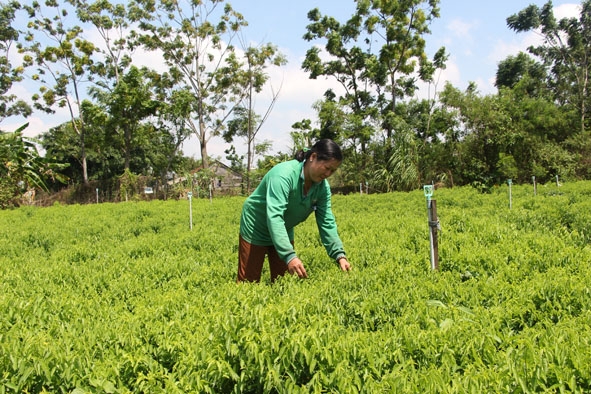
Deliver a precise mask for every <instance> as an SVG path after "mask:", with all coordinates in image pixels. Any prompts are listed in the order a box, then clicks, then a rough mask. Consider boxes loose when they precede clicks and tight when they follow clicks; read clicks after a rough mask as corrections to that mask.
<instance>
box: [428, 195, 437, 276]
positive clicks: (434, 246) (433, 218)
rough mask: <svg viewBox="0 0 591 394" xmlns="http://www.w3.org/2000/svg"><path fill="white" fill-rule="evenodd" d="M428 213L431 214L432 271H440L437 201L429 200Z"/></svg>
mask: <svg viewBox="0 0 591 394" xmlns="http://www.w3.org/2000/svg"><path fill="white" fill-rule="evenodd" d="M427 211H428V213H429V241H430V243H431V269H433V270H438V269H439V241H438V239H437V231H438V230H439V219H438V218H437V201H435V200H428V207H427Z"/></svg>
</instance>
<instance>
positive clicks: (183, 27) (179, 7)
mask: <svg viewBox="0 0 591 394" xmlns="http://www.w3.org/2000/svg"><path fill="white" fill-rule="evenodd" d="M133 4H136V5H137V6H138V7H137V8H143V9H146V10H147V11H148V12H149V13H150V16H149V17H145V18H143V19H142V20H141V22H140V23H139V26H140V29H141V30H142V31H143V32H144V34H142V35H141V36H140V37H139V42H141V43H142V44H143V45H144V46H145V47H146V48H147V49H149V50H154V51H156V50H157V51H160V52H161V53H162V55H163V58H164V61H165V62H166V64H167V65H168V67H169V69H170V72H169V75H170V76H171V78H174V81H175V82H176V83H178V85H179V86H180V87H181V88H183V89H188V90H190V91H191V92H192V93H193V100H194V101H193V102H192V103H191V113H190V117H189V118H187V126H188V127H189V128H190V129H191V131H192V132H193V133H194V134H195V135H196V136H197V137H198V139H199V143H200V146H201V159H202V163H203V166H204V167H206V168H207V167H208V155H207V142H208V141H209V139H210V138H211V137H212V136H217V135H221V133H222V132H223V128H224V124H225V121H226V119H227V118H228V117H229V116H230V114H231V113H232V111H233V110H234V108H236V107H237V106H238V105H239V104H240V102H241V100H242V99H243V98H244V97H245V95H246V92H245V90H244V87H243V86H242V85H240V84H236V81H237V80H239V78H238V77H239V75H238V74H239V72H240V62H239V60H238V59H237V57H236V54H235V49H234V46H233V45H232V41H233V39H234V38H235V37H236V35H237V34H238V33H239V32H240V30H241V29H242V28H243V27H244V26H246V24H247V23H246V21H245V20H244V18H243V16H242V15H241V14H240V13H238V12H236V11H234V10H233V9H232V7H231V6H230V4H224V0H204V1H203V0H191V1H189V2H182V3H180V2H176V1H169V0H158V1H156V2H154V1H152V0H135V2H133ZM221 6H223V10H221V9H220V7H221ZM216 17H217V18H218V21H217V22H212V20H213V19H214V18H216Z"/></svg>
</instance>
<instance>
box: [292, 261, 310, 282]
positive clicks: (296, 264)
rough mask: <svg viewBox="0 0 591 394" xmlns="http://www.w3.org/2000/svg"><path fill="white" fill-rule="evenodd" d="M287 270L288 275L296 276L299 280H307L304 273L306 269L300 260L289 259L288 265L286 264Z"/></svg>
mask: <svg viewBox="0 0 591 394" xmlns="http://www.w3.org/2000/svg"><path fill="white" fill-rule="evenodd" d="M287 270H288V271H289V273H290V274H292V275H293V274H297V275H298V276H299V277H300V278H302V279H303V278H307V277H308V274H307V273H306V269H305V268H304V264H303V263H302V260H300V259H299V258H297V257H294V258H293V259H291V261H290V262H289V264H287Z"/></svg>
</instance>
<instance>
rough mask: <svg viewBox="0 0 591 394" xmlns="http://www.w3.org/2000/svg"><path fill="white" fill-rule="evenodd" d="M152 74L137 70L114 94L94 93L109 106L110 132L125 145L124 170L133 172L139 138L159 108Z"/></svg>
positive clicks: (128, 74) (127, 75)
mask: <svg viewBox="0 0 591 394" xmlns="http://www.w3.org/2000/svg"><path fill="white" fill-rule="evenodd" d="M150 77H151V72H150V71H149V70H148V69H146V68H143V69H139V68H137V67H135V66H131V68H130V69H129V70H128V71H127V72H126V73H125V74H124V75H122V76H121V77H120V79H119V80H118V81H117V82H116V85H115V86H114V87H113V88H112V90H107V91H104V90H98V89H91V91H92V93H93V95H94V97H95V98H97V99H98V101H99V102H101V103H102V104H104V105H105V107H106V112H107V113H108V114H109V120H108V123H107V126H108V127H107V128H108V130H110V131H111V133H113V134H115V135H117V134H118V135H119V138H118V139H119V140H122V141H123V144H122V150H123V157H124V170H127V171H129V170H130V163H131V159H132V151H133V149H134V146H133V141H134V138H135V134H136V132H137V131H138V129H139V128H140V126H141V124H142V122H144V121H145V120H146V118H148V117H151V116H153V115H155V114H156V111H157V109H158V107H159V105H158V102H157V101H156V100H155V97H154V93H153V91H152V86H151V85H152V84H151V78H150Z"/></svg>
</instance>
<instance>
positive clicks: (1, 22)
mask: <svg viewBox="0 0 591 394" xmlns="http://www.w3.org/2000/svg"><path fill="white" fill-rule="evenodd" d="M20 8H21V6H20V4H19V3H18V2H16V1H10V2H9V3H7V4H4V3H2V4H0V123H1V122H2V121H3V120H4V119H6V118H8V117H10V116H15V115H22V116H25V117H27V116H29V115H30V114H31V113H32V109H31V107H30V105H29V104H27V103H26V102H25V101H24V100H19V99H18V98H17V96H16V95H14V94H9V91H10V89H11V88H12V85H13V84H14V83H16V82H20V81H22V79H23V72H24V68H23V67H22V66H18V67H13V66H12V64H11V63H10V61H9V59H10V58H9V55H10V50H11V48H12V45H13V44H14V42H16V41H17V40H18V37H19V32H18V31H17V30H16V29H15V28H14V27H12V22H13V21H14V18H15V13H16V11H17V10H19V9H20Z"/></svg>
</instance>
